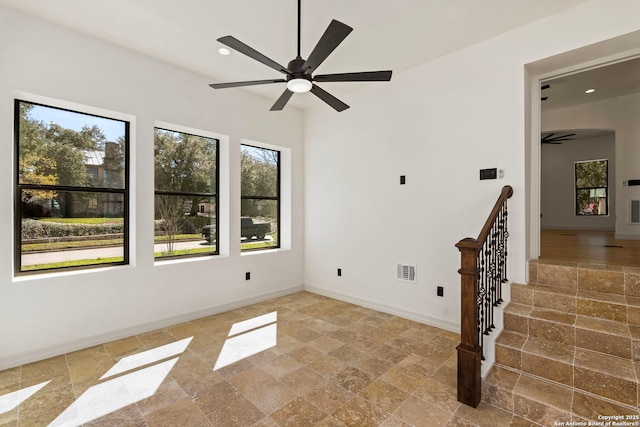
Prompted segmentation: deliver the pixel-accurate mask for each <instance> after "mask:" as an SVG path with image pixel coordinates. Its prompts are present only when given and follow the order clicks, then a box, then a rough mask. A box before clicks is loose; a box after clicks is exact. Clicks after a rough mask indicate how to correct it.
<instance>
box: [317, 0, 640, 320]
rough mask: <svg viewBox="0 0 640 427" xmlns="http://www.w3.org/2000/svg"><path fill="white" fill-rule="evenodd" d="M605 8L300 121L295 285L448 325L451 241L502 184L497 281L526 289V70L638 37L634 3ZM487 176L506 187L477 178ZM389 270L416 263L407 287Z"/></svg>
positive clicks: (476, 225) (456, 57) (589, 8)
mask: <svg viewBox="0 0 640 427" xmlns="http://www.w3.org/2000/svg"><path fill="white" fill-rule="evenodd" d="M615 4H616V6H615V7H612V5H611V2H610V1H607V0H594V1H591V2H589V3H586V4H584V5H582V6H578V7H576V8H573V9H570V10H567V11H565V12H562V13H559V14H557V15H554V16H552V17H550V18H548V19H544V20H540V21H537V22H535V23H533V24H530V25H528V26H525V27H522V28H520V29H517V30H515V31H512V32H510V33H507V34H505V35H503V36H500V37H497V38H495V39H492V40H489V41H487V42H483V43H479V44H477V45H474V46H472V47H469V48H467V49H464V50H461V51H459V52H456V53H454V54H451V55H448V56H446V57H442V58H440V59H437V60H435V61H432V62H430V63H427V64H425V65H423V66H421V67H418V68H416V69H413V70H411V71H409V72H406V73H403V74H399V75H394V77H393V79H392V81H391V82H390V83H389V84H378V85H370V86H368V87H366V88H365V89H362V90H361V91H359V92H357V93H352V94H350V96H349V98H348V99H344V101H345V102H347V103H348V104H350V105H351V107H352V108H351V109H349V110H347V111H345V112H343V113H340V114H335V113H334V112H332V111H329V110H328V109H324V110H314V111H313V112H312V113H309V114H306V115H305V174H306V175H305V200H306V202H305V212H306V220H305V248H306V249H305V286H306V287H307V288H308V289H311V290H314V291H316V292H321V293H325V294H327V295H333V296H339V297H341V298H344V299H347V300H352V301H356V302H360V303H362V304H366V305H369V306H373V307H378V308H386V309H387V310H389V311H393V312H398V313H402V314H404V315H406V316H409V317H413V318H416V319H420V320H423V321H425V322H429V323H433V324H439V325H441V326H445V327H450V328H451V329H456V328H458V327H459V323H460V321H459V305H460V290H459V283H460V279H459V275H458V273H457V269H458V268H459V258H460V256H459V253H458V250H457V249H456V248H455V247H454V245H455V243H456V242H458V241H459V240H460V239H462V238H464V237H475V236H477V234H478V232H479V231H480V228H481V227H482V224H483V222H484V221H485V219H486V217H487V215H488V213H489V211H490V210H491V207H492V206H493V204H494V202H495V200H496V198H497V197H498V194H499V192H500V189H501V188H502V186H503V185H505V184H509V185H511V186H512V187H513V188H514V196H513V197H512V199H511V200H510V202H509V230H510V234H511V237H510V240H509V264H508V275H509V278H510V279H511V280H513V281H516V282H524V280H525V265H526V261H527V260H526V243H527V238H526V229H525V200H526V197H525V196H526V194H525V180H526V176H525V162H526V161H527V157H526V156H527V155H526V153H525V138H526V133H525V130H526V129H525V93H526V89H525V65H526V64H527V63H530V62H533V61H537V60H540V59H543V58H546V57H549V56H553V55H557V54H560V53H563V52H567V51H570V50H572V49H576V48H579V47H582V46H586V45H589V44H592V43H596V42H598V41H600V40H604V39H608V38H611V37H615V36H618V35H621V34H625V33H628V32H632V31H637V30H638V29H640V21H639V20H638V19H637V17H638V16H640V3H639V2H637V1H616V2H615ZM389 65H390V67H393V64H389ZM526 83H527V85H528V84H529V82H528V81H527V82H526ZM325 86H326V89H327V90H330V87H329V85H325ZM491 167H497V168H501V169H504V173H505V174H504V179H503V180H495V181H479V179H478V175H479V172H478V171H479V169H482V168H491ZM400 175H406V176H407V184H406V185H404V186H400V185H399V176H400ZM397 262H405V263H415V264H417V267H418V277H417V283H416V284H407V283H403V282H399V281H397V280H395V278H394V271H395V265H396V263H397ZM338 267H340V268H342V271H343V275H342V277H337V275H336V268H338ZM437 285H443V286H444V287H445V290H444V297H443V298H439V297H437V296H436V286H437Z"/></svg>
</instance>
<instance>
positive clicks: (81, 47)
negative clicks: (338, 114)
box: [0, 7, 304, 369]
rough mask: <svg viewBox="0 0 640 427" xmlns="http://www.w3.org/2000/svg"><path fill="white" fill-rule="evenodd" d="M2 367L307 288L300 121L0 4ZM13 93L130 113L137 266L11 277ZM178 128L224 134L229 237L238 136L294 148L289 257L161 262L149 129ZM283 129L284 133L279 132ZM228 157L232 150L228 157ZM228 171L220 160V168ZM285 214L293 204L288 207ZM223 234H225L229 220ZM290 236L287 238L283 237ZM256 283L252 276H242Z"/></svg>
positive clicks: (290, 111)
mask: <svg viewBox="0 0 640 427" xmlns="http://www.w3.org/2000/svg"><path fill="white" fill-rule="evenodd" d="M0 64H2V65H1V67H0V140H2V141H3V142H4V143H3V144H1V145H0V169H1V170H4V171H5V172H4V173H2V174H0V192H1V196H2V199H3V200H4V201H5V202H4V203H3V204H2V205H0V212H1V217H2V219H3V221H2V222H1V223H0V241H1V242H3V244H2V247H1V249H0V251H1V252H0V253H1V256H0V342H1V343H2V345H0V369H2V368H3V367H7V366H11V365H15V364H18V363H22V362H24V361H26V360H33V359H34V358H38V357H44V356H50V355H52V354H55V353H59V352H63V351H67V350H70V349H74V348H78V347H79V346H83V345H90V344H92V343H95V342H100V341H101V340H105V339H113V338H116V337H121V336H124V335H126V334H128V333H133V332H138V331H140V330H146V329H149V328H153V327H155V326H158V325H160V324H164V323H167V322H169V323H170V322H175V321H177V320H184V319H187V318H190V317H193V316H197V315H202V314H204V313H208V312H215V311H218V310H223V309H227V308H229V307H233V306H237V305H239V304H243V303H247V302H250V301H254V300H259V299H264V298H267V297H270V296H273V295H278V294H283V293H290V292H293V291H295V290H298V289H302V285H303V250H304V248H303V216H304V211H303V209H304V206H303V202H302V200H303V182H304V179H303V170H302V166H303V145H302V138H303V127H302V126H303V119H302V112H301V111H300V110H297V109H295V108H287V109H286V111H282V112H280V113H278V114H277V115H276V114H274V113H272V112H269V108H270V105H271V103H272V100H267V99H264V98H261V97H257V96H254V95H250V94H248V93H246V92H245V91H242V90H232V89H230V90H228V91H213V90H212V89H210V88H209V87H208V83H209V81H208V79H206V78H204V77H202V76H199V75H195V74H191V73H188V72H185V71H183V70H180V69H177V68H175V67H172V66H169V65H167V64H163V63H160V62H157V61H155V60H152V59H150V58H147V57H144V56H141V55H138V54H135V53H133V52H129V51H126V50H123V49H120V48H117V47H114V46H112V45H108V44H105V43H103V42H101V41H98V40H95V39H91V38H87V37H85V36H82V35H80V34H77V33H72V32H69V31H67V30H64V29H61V28H58V27H55V26H52V25H50V24H46V23H44V22H41V21H37V20H34V19H32V18H29V17H26V16H24V15H21V14H19V13H15V12H13V11H10V10H8V9H5V8H3V7H0ZM16 91H19V92H20V93H28V94H35V95H39V96H44V97H49V98H53V99H58V100H62V101H66V102H73V103H77V104H82V105H87V106H90V107H95V108H100V109H106V110H109V111H114V112H119V113H124V114H128V115H130V116H132V117H133V118H134V127H133V129H134V130H135V131H134V133H133V135H132V151H131V153H132V156H131V158H132V167H131V173H132V175H131V188H132V197H131V213H132V216H131V221H132V223H131V226H132V234H131V242H132V254H131V258H132V263H131V265H130V266H127V267H118V268H108V269H101V270H99V271H97V270H92V271H87V272H83V273H74V274H62V275H61V274H57V275H38V276H35V275H34V276H29V277H26V278H25V277H23V276H21V277H20V278H19V279H15V278H14V275H13V271H12V268H13V267H12V258H13V254H12V241H13V226H12V220H11V218H12V211H13V207H12V203H11V200H13V198H12V194H13V174H12V172H10V171H12V170H13V151H12V150H13V136H12V134H13V99H14V96H15V94H16V93H17V92H16ZM155 120H158V121H162V122H166V123H174V124H177V125H181V126H187V127H190V128H194V129H202V130H205V131H210V132H216V133H219V134H223V135H227V136H228V137H229V138H228V140H229V142H228V144H226V153H227V154H226V156H227V158H228V163H227V165H228V166H227V168H228V169H229V171H230V177H231V179H230V180H229V179H227V180H226V183H223V185H222V188H221V201H220V203H221V206H222V209H223V214H224V213H225V212H226V221H227V222H230V230H229V235H230V236H239V235H240V224H239V216H240V203H239V196H240V185H239V182H238V177H239V158H240V141H241V138H246V139H249V140H253V141H259V142H263V143H267V144H273V145H278V146H282V147H287V148H289V149H290V153H291V156H290V164H291V169H290V170H291V179H290V182H291V189H290V191H289V194H288V195H287V194H285V195H283V199H288V201H286V200H285V205H287V204H289V205H290V206H291V209H290V212H291V214H290V215H287V212H285V211H286V209H283V217H286V218H283V222H284V224H285V227H284V228H285V229H286V223H287V222H290V223H291V226H290V235H289V236H288V237H287V236H284V240H288V241H290V245H289V246H290V248H291V249H290V250H280V251H275V252H270V253H253V254H251V255H242V256H241V255H240V241H239V238H238V239H235V238H232V239H230V240H229V241H228V242H227V245H226V246H227V247H228V248H227V252H228V255H227V256H219V257H213V258H200V259H197V260H196V259H192V260H190V261H180V262H164V263H161V264H158V265H154V260H153V225H152V224H153V221H152V220H153V190H154V188H153V126H154V121H155ZM285 123H286V126H285V125H283V124H285ZM223 158H224V155H223ZM224 167H225V165H223V168H224ZM285 208H286V206H285ZM222 221H223V222H222V224H221V226H222V227H226V223H225V218H224V215H223V218H222ZM283 232H286V231H285V230H283ZM246 271H250V272H251V280H250V281H245V279H244V278H245V274H244V273H245V272H246Z"/></svg>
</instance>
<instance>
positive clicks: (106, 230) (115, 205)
mask: <svg viewBox="0 0 640 427" xmlns="http://www.w3.org/2000/svg"><path fill="white" fill-rule="evenodd" d="M15 141H16V164H17V168H16V181H15V182H16V191H15V212H16V215H15V218H16V221H15V268H16V273H24V272H42V271H51V270H55V269H66V268H88V267H98V266H104V265H113V264H127V263H128V262H129V236H128V229H129V227H128V224H129V209H128V204H129V194H128V182H129V178H128V176H129V174H128V158H129V122H127V121H123V120H117V119H113V118H109V117H101V116H97V115H92V114H87V113H83V112H78V111H71V110H66V109H61V108H57V107H52V106H46V105H42V104H37V103H32V102H27V101H22V100H16V101H15Z"/></svg>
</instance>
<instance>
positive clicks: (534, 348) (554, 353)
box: [522, 337, 575, 363]
mask: <svg viewBox="0 0 640 427" xmlns="http://www.w3.org/2000/svg"><path fill="white" fill-rule="evenodd" d="M522 351H523V352H524V353H530V354H533V355H536V356H539V357H544V358H547V359H553V360H556V361H559V362H564V363H573V356H574V354H575V347H573V346H570V345H565V344H560V343H557V342H554V341H548V340H544V339H539V338H535V337H529V338H528V339H527V342H525V344H524V346H523V347H522Z"/></svg>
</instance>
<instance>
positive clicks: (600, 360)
mask: <svg viewBox="0 0 640 427" xmlns="http://www.w3.org/2000/svg"><path fill="white" fill-rule="evenodd" d="M574 366H575V367H576V369H577V368H584V369H589V370H592V371H597V372H600V373H602V374H606V375H609V376H611V377H615V378H621V379H624V380H629V381H637V378H636V371H635V367H634V363H633V362H632V361H631V360H629V359H623V358H620V357H615V356H610V355H608V354H602V353H598V352H594V351H589V350H585V349H581V348H578V349H576V355H575V359H574Z"/></svg>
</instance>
